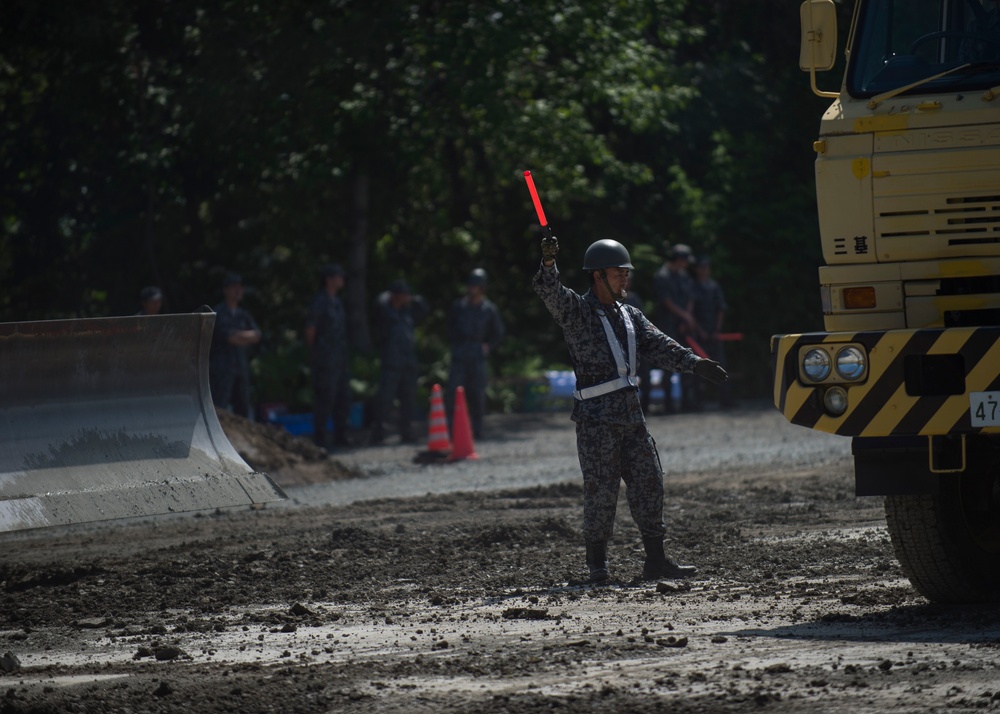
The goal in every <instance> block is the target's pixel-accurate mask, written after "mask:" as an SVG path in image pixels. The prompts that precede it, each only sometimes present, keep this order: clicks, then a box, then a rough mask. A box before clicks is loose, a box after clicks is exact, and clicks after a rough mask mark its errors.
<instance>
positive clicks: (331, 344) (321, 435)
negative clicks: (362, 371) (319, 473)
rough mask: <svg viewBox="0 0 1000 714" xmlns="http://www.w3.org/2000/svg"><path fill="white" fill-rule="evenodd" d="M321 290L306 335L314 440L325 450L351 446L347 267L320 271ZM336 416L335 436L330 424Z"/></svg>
mask: <svg viewBox="0 0 1000 714" xmlns="http://www.w3.org/2000/svg"><path fill="white" fill-rule="evenodd" d="M319 279H320V289H319V292H317V293H316V296H315V297H314V298H313V301H312V303H311V304H310V306H309V310H308V312H307V314H306V329H305V338H306V345H307V346H308V347H309V364H310V367H311V369H312V382H313V394H314V397H315V401H314V404H313V441H315V442H316V445H317V446H319V447H320V448H323V449H329V448H331V447H332V446H350V444H351V442H350V439H349V438H348V436H347V416H348V414H349V413H350V408H351V401H350V400H351V389H350V382H349V374H348V372H349V368H350V350H349V345H348V336H347V313H346V311H345V310H344V303H343V301H342V300H341V299H340V291H341V290H343V288H344V268H343V267H342V266H341V265H339V264H338V263H328V264H327V265H324V266H323V267H322V268H320V271H319ZM331 417H332V418H333V439H332V440H331V439H329V438H328V437H327V425H328V423H329V421H330V418H331Z"/></svg>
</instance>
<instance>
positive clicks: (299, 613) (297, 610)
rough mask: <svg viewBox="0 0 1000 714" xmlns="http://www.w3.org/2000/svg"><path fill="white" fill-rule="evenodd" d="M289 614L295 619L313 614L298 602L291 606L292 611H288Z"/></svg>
mask: <svg viewBox="0 0 1000 714" xmlns="http://www.w3.org/2000/svg"><path fill="white" fill-rule="evenodd" d="M289 612H290V613H291V614H292V615H294V616H295V617H306V616H307V615H312V614H313V613H312V610H310V609H309V608H308V607H306V606H305V605H303V604H302V603H300V602H297V603H295V604H294V605H292V609H291V610H289Z"/></svg>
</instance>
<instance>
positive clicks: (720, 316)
mask: <svg viewBox="0 0 1000 714" xmlns="http://www.w3.org/2000/svg"><path fill="white" fill-rule="evenodd" d="M691 297H692V307H691V313H692V315H693V316H694V321H695V339H696V340H697V342H698V344H699V345H700V346H701V348H702V349H703V350H704V351H705V354H707V355H708V356H709V358H711V359H713V360H715V361H716V362H718V363H719V364H721V365H722V367H723V369H725V368H726V366H727V365H726V350H725V346H724V343H723V342H722V340H720V339H719V333H720V332H722V324H723V321H724V320H725V318H726V310H727V309H728V305H726V296H725V294H724V293H723V291H722V287H721V286H720V285H719V283H718V282H716V281H715V280H714V279H712V261H711V259H710V258H709V257H708V256H706V255H702V256H699V257H698V258H696V259H695V261H694V282H693V283H692V285H691ZM698 386H699V390H698V402H699V405H700V404H701V403H702V402H703V401H704V399H703V398H704V395H705V391H706V390H705V385H704V384H699V385H698ZM732 405H733V399H732V390H731V388H730V386H729V382H725V383H723V384H720V385H719V406H720V407H721V408H723V409H727V408H729V407H732Z"/></svg>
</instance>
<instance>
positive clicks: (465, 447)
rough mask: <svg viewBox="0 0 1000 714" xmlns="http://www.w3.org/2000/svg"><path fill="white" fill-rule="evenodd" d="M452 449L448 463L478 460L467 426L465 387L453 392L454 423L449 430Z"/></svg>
mask: <svg viewBox="0 0 1000 714" xmlns="http://www.w3.org/2000/svg"><path fill="white" fill-rule="evenodd" d="M451 437H452V449H451V456H449V457H448V461H459V460H460V459H478V458H479V454H477V453H476V447H475V445H473V443H472V427H471V425H470V424H469V410H468V407H467V406H466V404H465V387H458V388H457V389H456V390H455V423H454V425H452V429H451Z"/></svg>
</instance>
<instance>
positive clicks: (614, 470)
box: [576, 421, 666, 543]
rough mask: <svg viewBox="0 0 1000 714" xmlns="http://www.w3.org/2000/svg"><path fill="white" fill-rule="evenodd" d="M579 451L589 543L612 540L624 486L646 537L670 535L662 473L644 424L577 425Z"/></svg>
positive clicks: (629, 502) (629, 503)
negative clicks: (621, 485) (619, 498)
mask: <svg viewBox="0 0 1000 714" xmlns="http://www.w3.org/2000/svg"><path fill="white" fill-rule="evenodd" d="M576 450H577V454H578V455H579V457H580V468H581V469H582V470H583V536H584V539H585V540H586V542H588V543H594V542H599V541H607V540H609V539H610V538H611V535H612V533H613V532H614V526H615V511H616V510H617V508H618V488H619V486H620V484H621V482H622V481H624V482H625V488H626V494H627V496H626V497H627V498H628V506H629V511H630V512H631V513H632V520H634V521H635V524H636V525H637V526H638V527H639V532H640V533H641V534H642V537H643V538H656V537H659V538H662V537H663V535H664V534H665V533H666V527H665V526H664V523H663V468H662V467H661V466H660V457H659V454H658V453H657V451H656V443H655V442H654V441H653V437H652V436H651V435H650V433H649V430H648V429H647V428H646V424H645V422H641V423H638V424H605V423H602V422H595V421H578V422H577V423H576Z"/></svg>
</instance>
